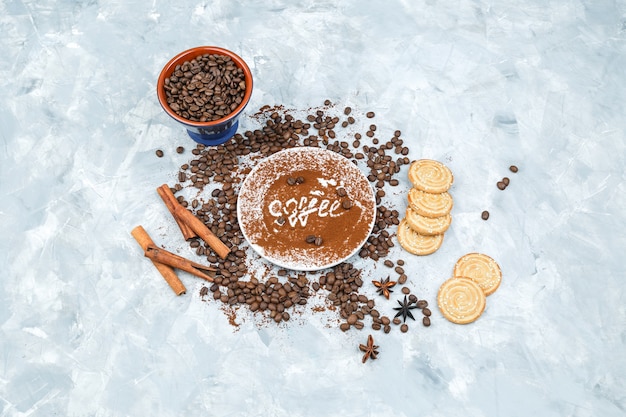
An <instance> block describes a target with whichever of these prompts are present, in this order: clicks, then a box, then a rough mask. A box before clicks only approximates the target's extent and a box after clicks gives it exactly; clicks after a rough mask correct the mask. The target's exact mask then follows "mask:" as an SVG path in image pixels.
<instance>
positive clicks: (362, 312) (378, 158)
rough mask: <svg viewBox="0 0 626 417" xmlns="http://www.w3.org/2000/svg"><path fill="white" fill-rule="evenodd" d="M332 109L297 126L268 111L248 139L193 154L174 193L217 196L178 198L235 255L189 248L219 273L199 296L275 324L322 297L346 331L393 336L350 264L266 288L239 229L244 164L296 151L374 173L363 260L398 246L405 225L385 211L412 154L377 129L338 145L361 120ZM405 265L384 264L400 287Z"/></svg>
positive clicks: (272, 280)
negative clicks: (327, 153) (395, 233)
mask: <svg viewBox="0 0 626 417" xmlns="http://www.w3.org/2000/svg"><path fill="white" fill-rule="evenodd" d="M331 104H332V103H331V102H330V101H326V102H325V103H324V107H322V108H319V109H317V110H314V111H312V112H311V113H310V114H308V115H307V116H306V121H303V120H298V119H296V118H294V117H293V116H292V115H291V114H289V112H287V111H284V110H283V109H282V108H281V107H273V108H272V107H270V106H264V107H262V108H261V109H260V110H259V112H258V113H256V114H255V116H254V118H255V119H256V120H259V121H260V122H262V123H261V125H260V126H259V127H258V128H257V129H254V130H248V131H246V132H244V133H243V134H239V133H237V134H236V135H235V136H234V137H233V138H232V139H231V140H230V141H228V142H226V143H225V144H223V145H219V146H215V147H210V148H207V147H205V146H203V145H197V146H196V148H195V149H193V150H192V154H193V155H194V158H193V159H192V160H191V161H190V162H188V163H185V164H183V165H182V166H181V167H180V170H179V172H178V176H177V178H178V183H177V184H175V185H174V187H172V191H173V192H174V193H178V192H179V191H181V190H183V189H184V188H190V187H193V188H195V189H197V190H199V191H200V190H204V189H205V187H207V188H209V189H212V190H211V191H210V196H211V198H209V199H207V200H206V201H202V200H201V199H200V198H199V197H198V198H193V199H191V201H187V200H186V199H185V197H184V196H183V195H182V194H183V193H179V194H180V195H178V197H177V199H178V201H179V202H180V203H181V204H182V205H183V206H185V207H189V208H190V209H192V211H193V212H194V213H195V215H196V216H197V217H198V218H199V219H201V220H202V221H203V222H204V223H205V224H206V225H207V227H209V229H211V231H212V232H213V233H215V234H216V235H217V236H219V237H220V239H221V240H222V241H223V242H224V243H225V244H226V245H227V246H228V247H229V248H230V249H231V250H230V253H229V254H228V256H227V257H226V259H221V258H219V257H218V256H216V255H215V254H214V253H213V252H212V250H211V249H210V248H208V247H206V246H205V244H204V242H202V241H201V240H198V239H192V240H191V241H190V246H191V247H193V248H194V249H195V250H196V253H197V254H198V255H200V256H206V259H207V260H208V262H210V263H211V264H213V265H214V266H215V267H216V268H218V270H219V275H218V277H216V279H215V281H214V282H213V284H212V285H210V287H209V288H207V287H204V288H203V290H201V295H202V296H207V295H208V294H209V292H211V293H212V295H213V298H214V299H215V300H220V301H221V302H223V303H224V304H226V305H231V306H234V305H243V304H245V305H247V306H248V307H249V308H250V310H251V311H254V312H262V313H264V314H267V315H268V316H269V317H270V318H271V319H272V320H273V321H275V322H281V321H286V320H289V318H290V314H289V312H288V311H287V310H289V309H290V308H293V307H294V306H297V305H305V304H307V300H308V298H309V297H310V296H312V295H313V294H314V293H316V292H318V291H320V290H324V291H325V293H327V296H326V297H327V301H328V303H329V304H330V305H331V306H332V308H333V309H336V310H338V312H339V315H340V317H341V319H342V320H344V321H343V322H341V323H340V328H341V329H342V330H348V329H349V328H351V327H355V328H358V329H360V328H363V327H364V326H365V322H364V320H365V318H366V317H367V316H369V317H370V318H371V320H372V328H373V329H375V330H377V329H378V330H379V329H382V330H384V331H386V332H389V331H390V330H391V327H390V323H392V322H393V321H392V320H390V319H389V318H388V317H386V316H382V315H381V314H380V313H379V312H378V311H377V310H376V309H375V301H374V300H373V299H368V298H367V297H366V296H365V295H363V294H360V289H361V288H362V286H363V281H362V272H363V271H362V270H360V269H358V268H355V267H354V265H353V264H351V263H347V262H344V263H342V264H340V265H337V266H335V267H334V268H331V269H330V270H327V271H325V272H322V273H296V272H295V271H286V270H284V269H283V270H279V271H278V274H275V275H271V274H270V276H269V278H267V279H266V280H263V279H259V278H258V277H255V276H254V275H255V273H256V272H258V271H252V270H249V268H248V266H247V263H246V260H247V259H248V256H257V255H256V254H254V253H252V251H251V250H249V248H248V246H247V245H245V244H244V243H245V242H244V237H243V234H242V232H241V230H240V228H239V224H238V221H237V214H236V213H237V191H238V189H239V186H240V183H241V181H242V180H243V178H245V175H247V173H248V172H249V171H250V169H251V166H250V165H249V164H246V163H243V162H244V160H245V161H251V162H252V163H253V162H254V161H255V160H258V159H261V158H264V157H267V156H270V155H272V154H273V153H275V152H278V151H281V150H283V149H286V148H292V147H296V146H315V147H320V148H326V149H328V150H331V151H334V152H336V153H338V154H340V155H343V156H344V157H346V158H348V159H350V160H352V162H353V163H355V164H357V165H358V164H363V165H365V166H364V168H366V169H367V170H368V171H367V174H366V175H367V177H368V179H369V181H370V182H371V183H372V184H373V185H374V187H375V189H376V203H377V213H376V221H375V225H374V228H373V231H372V233H371V235H370V236H369V238H368V241H367V243H366V244H365V245H364V246H363V248H362V249H361V250H360V252H359V256H360V257H361V258H369V259H371V260H372V261H378V260H383V259H386V258H387V256H388V255H389V249H390V248H391V247H393V246H394V243H393V241H392V239H391V237H392V234H391V233H390V232H389V231H388V229H389V228H390V227H391V226H394V225H398V224H399V212H398V210H396V209H394V208H388V207H386V206H385V204H384V200H385V196H386V192H385V188H386V187H387V186H391V187H394V186H397V185H398V184H399V181H398V180H397V178H396V177H397V175H398V174H399V172H400V168H401V167H402V166H403V165H408V164H410V162H411V161H410V160H409V158H408V156H407V155H408V153H409V149H408V148H407V147H406V146H405V145H404V143H403V139H401V132H400V131H398V130H396V131H395V132H394V133H393V135H392V136H391V137H390V138H389V139H388V140H385V141H382V140H380V139H378V138H377V132H378V129H377V127H376V125H374V124H370V125H369V128H368V129H367V131H366V132H365V134H364V135H362V134H361V133H350V135H351V136H352V137H353V139H348V138H347V137H348V133H347V132H346V133H344V134H342V135H341V137H342V139H338V136H339V135H338V134H337V132H336V131H337V129H341V128H347V127H349V126H352V125H354V124H355V123H356V119H355V117H354V112H353V111H352V109H351V108H350V107H346V108H345V109H344V111H343V115H338V114H329V113H331V112H332V111H333V109H334V107H332V106H331ZM335 113H336V112H335ZM365 116H366V117H367V118H370V119H371V118H374V117H375V114H374V113H373V112H368V113H366V114H365ZM296 184H297V179H294V185H296ZM198 195H201V193H198ZM311 243H312V244H318V243H319V244H322V241H321V239H320V240H319V241H316V239H312V242H311ZM403 264H404V262H403V261H401V260H399V261H398V262H397V265H396V264H395V263H394V262H393V261H391V260H386V261H385V265H387V266H390V267H392V268H394V269H395V272H396V273H397V274H398V276H399V277H398V279H397V281H398V282H399V283H401V284H404V283H405V282H406V280H407V276H406V274H405V273H404V270H403V268H402V265H403ZM307 276H309V277H310V278H308V277H307ZM315 277H317V279H315ZM263 281H264V282H263ZM385 323H386V324H385ZM387 326H389V327H387Z"/></svg>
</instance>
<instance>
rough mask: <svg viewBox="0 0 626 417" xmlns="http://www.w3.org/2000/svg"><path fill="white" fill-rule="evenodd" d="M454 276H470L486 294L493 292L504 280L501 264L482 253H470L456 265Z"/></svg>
mask: <svg viewBox="0 0 626 417" xmlns="http://www.w3.org/2000/svg"><path fill="white" fill-rule="evenodd" d="M453 274H454V276H455V277H464V278H470V279H471V280H473V281H474V282H476V284H478V286H479V287H480V288H481V289H482V290H483V292H484V293H485V295H491V294H493V293H494V292H495V291H496V290H497V289H498V287H499V286H500V282H501V281H502V271H501V270H500V266H499V265H498V264H497V263H496V261H494V260H493V259H492V258H491V257H489V256H487V255H484V254H482V253H468V254H467V255H464V256H462V257H461V258H460V259H459V260H458V261H457V262H456V264H455V265H454V273H453Z"/></svg>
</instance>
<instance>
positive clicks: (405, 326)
mask: <svg viewBox="0 0 626 417" xmlns="http://www.w3.org/2000/svg"><path fill="white" fill-rule="evenodd" d="M408 330H409V325H408V324H406V323H402V326H400V331H401V332H402V333H406V332H407V331H408Z"/></svg>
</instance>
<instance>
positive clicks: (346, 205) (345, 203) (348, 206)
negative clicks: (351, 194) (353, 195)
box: [341, 200, 352, 210]
mask: <svg viewBox="0 0 626 417" xmlns="http://www.w3.org/2000/svg"><path fill="white" fill-rule="evenodd" d="M341 207H343V208H344V209H345V210H350V209H351V208H352V201H350V200H343V201H342V202H341Z"/></svg>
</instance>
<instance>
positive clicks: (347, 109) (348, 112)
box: [343, 107, 352, 116]
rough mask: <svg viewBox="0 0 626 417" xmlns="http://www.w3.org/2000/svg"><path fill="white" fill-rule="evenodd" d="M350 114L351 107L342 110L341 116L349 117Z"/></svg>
mask: <svg viewBox="0 0 626 417" xmlns="http://www.w3.org/2000/svg"><path fill="white" fill-rule="evenodd" d="M351 112H352V108H351V107H346V108H345V109H343V114H345V115H346V116H347V115H349V114H350V113H351Z"/></svg>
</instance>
